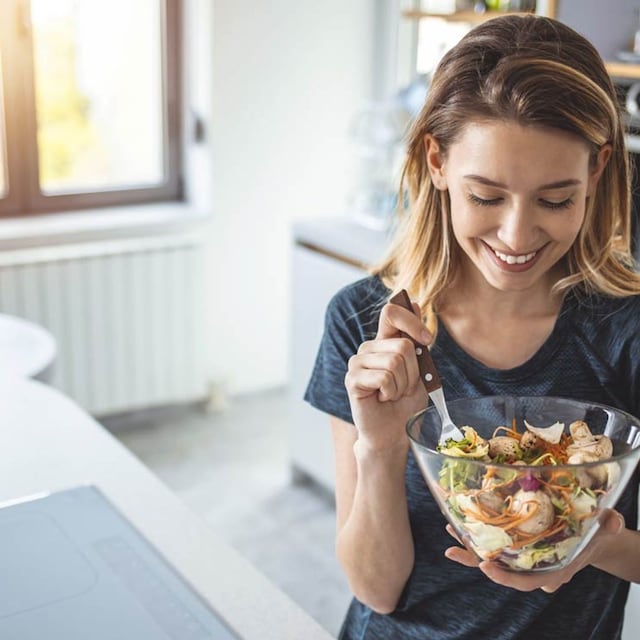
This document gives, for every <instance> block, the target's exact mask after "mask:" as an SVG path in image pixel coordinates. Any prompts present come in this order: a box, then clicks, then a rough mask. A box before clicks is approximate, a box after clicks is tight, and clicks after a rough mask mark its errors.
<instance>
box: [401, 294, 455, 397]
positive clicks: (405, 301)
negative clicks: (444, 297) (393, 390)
mask: <svg viewBox="0 0 640 640" xmlns="http://www.w3.org/2000/svg"><path fill="white" fill-rule="evenodd" d="M389 302H390V303H391V304H397V305H398V306H400V307H404V308H405V309H407V310H408V311H411V313H414V311H413V307H412V306H411V299H410V298H409V294H408V293H407V292H406V290H405V289H401V290H400V291H399V292H398V293H396V295H395V296H393V297H392V298H391V299H390V300H389ZM402 335H403V336H404V337H405V338H409V340H411V342H413V344H414V346H415V350H416V358H417V359H418V369H419V370H420V379H421V380H422V384H424V387H425V389H426V390H427V393H431V392H432V391H435V390H436V389H440V388H441V387H442V382H440V376H439V375H438V370H437V369H436V365H435V364H434V362H433V358H432V357H431V354H430V353H429V348H428V347H427V346H426V345H424V344H420V343H419V342H416V341H415V340H414V339H413V338H412V337H411V336H409V335H407V334H406V333H404V331H403V332H402Z"/></svg>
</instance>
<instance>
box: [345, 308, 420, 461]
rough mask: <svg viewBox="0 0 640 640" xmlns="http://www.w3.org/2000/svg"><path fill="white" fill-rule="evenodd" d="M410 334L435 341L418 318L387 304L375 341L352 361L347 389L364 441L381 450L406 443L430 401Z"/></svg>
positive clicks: (352, 410)
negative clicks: (410, 424)
mask: <svg viewBox="0 0 640 640" xmlns="http://www.w3.org/2000/svg"><path fill="white" fill-rule="evenodd" d="M414 309H415V310H416V311H417V310H418V308H417V305H415V304H414ZM405 334H407V335H409V336H411V337H412V338H413V339H414V340H415V341H416V342H418V343H420V344H422V345H429V344H430V343H431V341H432V336H431V334H430V333H429V332H428V331H427V329H426V328H425V327H424V325H423V324H422V322H421V320H420V318H419V316H418V315H416V314H415V313H412V312H410V311H408V310H407V309H404V308H403V307H401V306H399V305H397V304H390V303H389V304H386V305H385V306H384V307H383V308H382V312H381V313H380V320H379V323H378V332H377V334H376V337H375V339H373V340H369V341H367V342H363V343H362V344H361V345H360V348H359V349H358V353H357V354H356V355H354V356H352V357H351V359H350V360H349V368H348V371H347V375H346V377H345V386H346V388H347V393H348V394H349V401H350V404H351V412H352V415H353V420H354V424H355V425H356V427H357V429H358V440H359V442H360V445H361V446H362V445H367V446H368V447H370V448H372V449H373V450H376V451H382V450H385V449H390V448H393V447H395V446H398V445H399V444H400V443H403V444H406V442H407V439H406V432H405V425H406V422H407V420H408V418H409V417H410V416H411V415H412V414H414V413H416V412H417V411H419V410H420V409H423V408H424V407H425V405H426V402H427V393H426V391H425V389H424V387H423V385H422V384H421V380H420V373H419V371H418V361H417V359H416V354H415V346H414V344H413V342H412V341H411V340H409V339H408V338H407V337H405Z"/></svg>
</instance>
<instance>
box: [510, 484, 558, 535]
mask: <svg viewBox="0 0 640 640" xmlns="http://www.w3.org/2000/svg"><path fill="white" fill-rule="evenodd" d="M511 512H512V513H515V514H517V515H519V516H529V517H528V518H527V519H526V520H524V522H521V523H520V524H519V525H518V527H517V530H518V531H519V532H520V533H524V534H526V535H536V534H537V533H542V532H543V531H544V530H545V529H548V528H549V527H550V526H551V524H552V522H553V518H554V510H553V504H552V503H551V499H550V498H549V496H548V495H547V494H546V493H544V492H543V491H524V490H523V489H520V490H519V491H516V493H514V494H513V502H512V503H511Z"/></svg>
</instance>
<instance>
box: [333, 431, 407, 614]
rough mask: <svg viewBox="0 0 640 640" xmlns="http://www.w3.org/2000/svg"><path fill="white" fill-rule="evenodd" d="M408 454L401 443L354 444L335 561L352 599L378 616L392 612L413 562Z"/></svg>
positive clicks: (361, 442) (404, 443)
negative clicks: (353, 477)
mask: <svg viewBox="0 0 640 640" xmlns="http://www.w3.org/2000/svg"><path fill="white" fill-rule="evenodd" d="M407 453H408V443H406V442H405V441H401V442H399V443H398V444H397V445H396V446H394V447H393V448H392V449H385V450H383V451H376V450H373V449H371V448H370V447H369V446H368V445H367V444H366V443H365V442H364V441H362V440H358V441H356V443H355V445H354V454H355V457H356V464H357V483H356V488H355V493H354V497H353V504H352V508H351V511H350V513H349V516H348V518H347V520H346V522H345V523H344V525H343V527H342V528H341V530H340V532H339V534H338V537H337V555H338V559H339V561H340V563H341V565H342V567H343V569H344V571H345V573H346V576H347V579H348V580H349V584H350V586H351V589H352V591H353V593H354V595H355V596H356V597H357V598H358V599H359V600H360V601H361V602H363V603H365V604H367V605H368V606H370V607H371V608H372V609H374V610H375V611H378V612H379V613H389V612H391V611H393V609H395V606H396V604H397V601H398V598H399V597H400V594H401V593H402V589H403V587H404V585H405V583H406V581H407V579H408V577H409V574H410V573H411V569H412V567H413V562H414V548H413V538H412V535H411V529H410V526H409V515H408V510H407V499H406V493H405V470H406V461H407Z"/></svg>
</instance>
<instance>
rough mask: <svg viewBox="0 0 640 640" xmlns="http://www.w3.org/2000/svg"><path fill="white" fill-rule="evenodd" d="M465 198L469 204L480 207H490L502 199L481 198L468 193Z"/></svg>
mask: <svg viewBox="0 0 640 640" xmlns="http://www.w3.org/2000/svg"><path fill="white" fill-rule="evenodd" d="M467 197H468V198H469V200H470V201H471V202H473V204H477V205H480V206H481V207H490V206H492V205H496V204H500V203H501V202H502V198H481V197H480V196H477V195H476V194H475V193H469V194H467Z"/></svg>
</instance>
